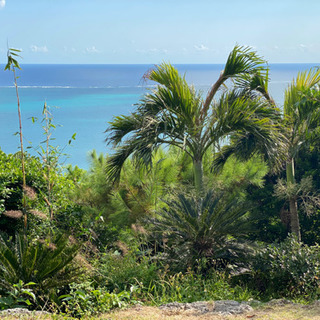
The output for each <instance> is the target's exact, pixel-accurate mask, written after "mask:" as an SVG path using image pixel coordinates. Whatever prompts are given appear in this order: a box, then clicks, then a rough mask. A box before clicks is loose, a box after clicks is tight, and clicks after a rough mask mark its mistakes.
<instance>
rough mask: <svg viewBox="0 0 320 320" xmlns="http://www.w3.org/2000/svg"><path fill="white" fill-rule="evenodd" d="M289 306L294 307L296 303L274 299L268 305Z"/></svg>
mask: <svg viewBox="0 0 320 320" xmlns="http://www.w3.org/2000/svg"><path fill="white" fill-rule="evenodd" d="M288 304H292V305H294V304H295V303H294V302H292V301H290V300H287V299H272V300H270V301H269V302H268V303H267V305H268V306H285V305H288Z"/></svg>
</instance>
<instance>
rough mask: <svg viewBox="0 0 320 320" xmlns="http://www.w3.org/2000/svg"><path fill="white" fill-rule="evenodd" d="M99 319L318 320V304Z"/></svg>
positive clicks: (140, 312) (147, 311)
mask: <svg viewBox="0 0 320 320" xmlns="http://www.w3.org/2000/svg"><path fill="white" fill-rule="evenodd" d="M99 319H106V320H120V319H121V320H122V319H123V320H129V319H130V320H163V319H168V320H230V319H235V320H248V319H253V320H260V319H261V320H262V319H263V320H307V319H308V320H320V303H316V304H313V305H307V306H304V305H285V306H263V307H259V308H256V309H254V310H253V311H250V312H248V313H246V314H242V315H231V316H218V315H197V314H194V313H192V312H188V311H180V312H178V311H176V312H169V311H165V310H160V309H158V308H155V307H140V306H138V307H134V308H130V309H128V310H121V311H117V312H114V313H112V314H106V315H103V316H101V317H100V318H99Z"/></svg>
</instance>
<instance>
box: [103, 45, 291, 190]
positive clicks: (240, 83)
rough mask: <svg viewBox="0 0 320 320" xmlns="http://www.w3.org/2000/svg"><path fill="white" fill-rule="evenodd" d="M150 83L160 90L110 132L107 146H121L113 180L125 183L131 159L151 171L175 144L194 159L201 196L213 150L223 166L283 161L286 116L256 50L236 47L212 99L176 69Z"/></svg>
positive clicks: (112, 163) (160, 72)
mask: <svg viewBox="0 0 320 320" xmlns="http://www.w3.org/2000/svg"><path fill="white" fill-rule="evenodd" d="M147 78H148V79H150V80H152V81H154V82H155V83H156V84H157V87H156V89H154V90H152V91H151V92H149V93H147V94H146V95H145V96H144V98H143V99H142V100H141V101H140V102H139V104H138V106H137V108H136V110H135V111H134V112H133V113H132V114H131V115H128V116H125V115H123V116H118V117H115V118H114V120H113V121H112V122H110V126H109V128H108V129H107V132H109V133H110V134H109V136H108V138H107V141H108V142H111V143H112V144H113V145H114V146H115V147H116V149H115V153H114V154H113V155H112V156H111V157H110V158H109V161H108V165H107V170H108V174H109V177H110V178H111V179H113V180H117V179H119V177H120V172H121V169H122V167H123V165H124V163H125V161H126V159H127V158H128V157H129V156H131V155H132V156H133V159H134V160H135V162H136V163H137V164H138V165H144V166H147V167H148V166H150V165H151V164H152V157H153V152H154V151H155V150H156V149H157V148H158V147H159V146H160V145H172V146H175V147H177V148H180V149H181V150H182V151H183V152H184V153H186V154H187V155H188V156H190V158H191V159H192V162H193V171H194V184H195V187H196V190H197V191H198V194H200V193H202V191H203V190H204V183H203V157H204V155H205V153H206V152H207V151H208V150H209V149H210V148H213V149H214V150H215V151H220V153H219V154H220V157H218V158H217V160H216V161H215V164H216V166H220V167H221V165H222V164H223V163H224V162H225V161H226V159H227V158H228V157H229V156H231V155H232V154H236V155H237V156H241V157H242V158H245V159H247V158H249V157H250V156H251V155H252V154H254V153H255V152H261V153H262V154H263V155H264V156H265V158H266V159H267V160H270V159H272V160H275V159H278V160H279V158H281V157H280V155H281V154H283V152H284V151H285V139H284V137H283V135H282V133H281V132H280V130H279V124H278V120H279V116H280V113H279V110H278V109H276V108H275V106H274V103H273V101H272V99H271V98H270V97H269V94H268V91H267V83H268V71H267V68H266V66H265V61H264V60H263V59H262V58H261V57H259V56H258V55H257V54H256V52H254V51H252V50H251V49H250V48H248V47H240V46H236V47H235V48H234V49H233V50H232V51H231V53H230V54H229V57H228V59H227V62H226V65H225V68H224V70H223V71H222V73H221V75H220V77H219V78H218V80H217V81H216V83H215V84H214V85H213V86H212V88H211V90H210V91H209V93H208V95H207V97H206V99H203V97H202V96H201V94H200V93H198V92H196V90H195V89H194V88H193V87H192V86H189V85H188V83H187V82H186V80H185V78H184V77H183V76H181V75H180V74H179V73H178V71H177V70H176V69H175V68H174V67H173V66H172V65H170V64H166V63H162V64H161V65H159V66H156V67H155V69H154V70H152V71H151V72H150V73H148V74H147ZM227 85H229V89H226V88H227ZM218 92H219V93H218ZM231 140H232V142H233V143H232V145H230V144H229V143H230V141H231ZM222 145H223V146H224V148H223V149H222V150H221V146H222ZM276 162H277V161H276Z"/></svg>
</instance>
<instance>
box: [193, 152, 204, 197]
mask: <svg viewBox="0 0 320 320" xmlns="http://www.w3.org/2000/svg"><path fill="white" fill-rule="evenodd" d="M193 173H194V185H195V187H196V191H197V194H201V193H202V192H203V190H204V185H203V166H202V158H195V159H193Z"/></svg>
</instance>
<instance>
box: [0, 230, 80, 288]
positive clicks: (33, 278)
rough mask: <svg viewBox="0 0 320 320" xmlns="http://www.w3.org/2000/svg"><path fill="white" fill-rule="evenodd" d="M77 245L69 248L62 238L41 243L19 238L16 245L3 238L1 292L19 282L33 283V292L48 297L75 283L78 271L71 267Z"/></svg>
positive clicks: (1, 242)
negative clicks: (47, 294) (48, 294)
mask: <svg viewBox="0 0 320 320" xmlns="http://www.w3.org/2000/svg"><path fill="white" fill-rule="evenodd" d="M77 252H78V245H70V244H69V240H68V237H66V236H65V235H62V234H58V235H56V236H54V237H53V238H52V239H47V240H46V241H42V240H39V239H28V238H27V236H25V235H23V234H17V235H16V237H15V241H6V240H4V239H3V238H1V237H0V290H1V291H2V292H4V293H6V292H7V291H10V290H11V288H12V286H13V285H15V284H16V283H19V281H21V280H22V281H23V282H24V283H30V282H34V283H35V285H34V286H33V289H34V292H37V294H46V293H47V292H48V290H50V289H52V288H59V287H62V286H64V285H66V284H68V283H71V282H72V281H74V279H75V278H76V277H77V276H78V275H79V272H80V270H79V268H78V267H77V266H75V265H72V264H71V261H72V260H73V258H74V257H75V256H76V254H77Z"/></svg>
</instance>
